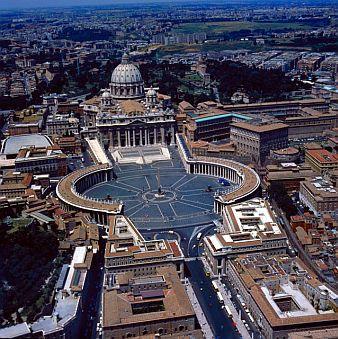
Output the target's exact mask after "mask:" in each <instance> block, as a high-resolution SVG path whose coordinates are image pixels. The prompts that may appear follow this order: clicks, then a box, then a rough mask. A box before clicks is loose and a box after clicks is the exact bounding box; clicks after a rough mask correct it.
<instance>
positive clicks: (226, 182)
mask: <svg viewBox="0 0 338 339" xmlns="http://www.w3.org/2000/svg"><path fill="white" fill-rule="evenodd" d="M218 182H219V183H220V184H221V185H223V186H230V185H231V184H230V182H229V181H228V180H227V179H224V178H218Z"/></svg>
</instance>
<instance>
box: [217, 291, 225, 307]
mask: <svg viewBox="0 0 338 339" xmlns="http://www.w3.org/2000/svg"><path fill="white" fill-rule="evenodd" d="M217 298H218V300H219V302H220V303H221V304H224V299H223V297H222V294H221V292H217Z"/></svg>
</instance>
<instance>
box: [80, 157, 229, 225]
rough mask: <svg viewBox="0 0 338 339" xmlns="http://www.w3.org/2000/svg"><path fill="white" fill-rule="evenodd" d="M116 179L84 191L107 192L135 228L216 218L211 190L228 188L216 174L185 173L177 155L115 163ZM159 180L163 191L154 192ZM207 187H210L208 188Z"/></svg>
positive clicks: (102, 194)
mask: <svg viewBox="0 0 338 339" xmlns="http://www.w3.org/2000/svg"><path fill="white" fill-rule="evenodd" d="M115 171H116V174H117V179H116V180H113V181H110V182H106V183H101V184H98V185H96V186H93V187H92V188H90V189H88V190H87V191H86V193H85V194H86V195H87V196H90V197H95V198H105V197H107V195H110V196H111V197H113V198H114V199H120V200H122V201H123V203H124V205H125V209H124V212H125V214H126V215H127V216H129V217H130V218H131V219H132V220H133V221H134V222H135V223H136V224H137V226H138V227H139V228H152V229H154V228H161V229H163V228H174V227H177V226H184V225H198V224H202V223H207V222H210V221H211V220H213V219H215V218H216V215H215V214H214V213H213V201H214V194H215V192H217V190H223V191H224V190H225V189H230V187H227V188H225V187H223V186H222V185H221V184H219V183H218V180H217V178H213V177H207V176H199V175H194V174H187V173H186V171H185V170H184V168H183V167H182V165H181V163H180V161H179V160H178V157H177V158H176V157H175V156H174V159H173V160H170V161H159V162H155V163H153V164H151V165H134V164H128V165H127V164H122V165H121V164H119V165H116V166H115ZM159 184H160V186H161V189H162V192H164V195H163V196H162V197H161V196H159V195H158V188H159ZM208 186H209V188H211V191H209V190H208Z"/></svg>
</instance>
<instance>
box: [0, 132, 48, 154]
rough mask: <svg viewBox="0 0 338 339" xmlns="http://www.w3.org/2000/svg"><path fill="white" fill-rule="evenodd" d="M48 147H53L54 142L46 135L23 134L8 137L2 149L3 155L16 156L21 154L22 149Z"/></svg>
mask: <svg viewBox="0 0 338 339" xmlns="http://www.w3.org/2000/svg"><path fill="white" fill-rule="evenodd" d="M29 146H35V147H48V146H52V142H51V140H50V139H49V137H47V136H46V135H42V134H23V135H13V136H9V137H7V138H6V139H5V140H4V141H3V143H2V147H1V154H5V155H14V154H17V153H18V152H19V150H20V149H21V148H22V147H29Z"/></svg>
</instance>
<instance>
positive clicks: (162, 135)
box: [161, 127, 164, 145]
mask: <svg viewBox="0 0 338 339" xmlns="http://www.w3.org/2000/svg"><path fill="white" fill-rule="evenodd" d="M161 143H162V145H164V128H163V127H161Z"/></svg>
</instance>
